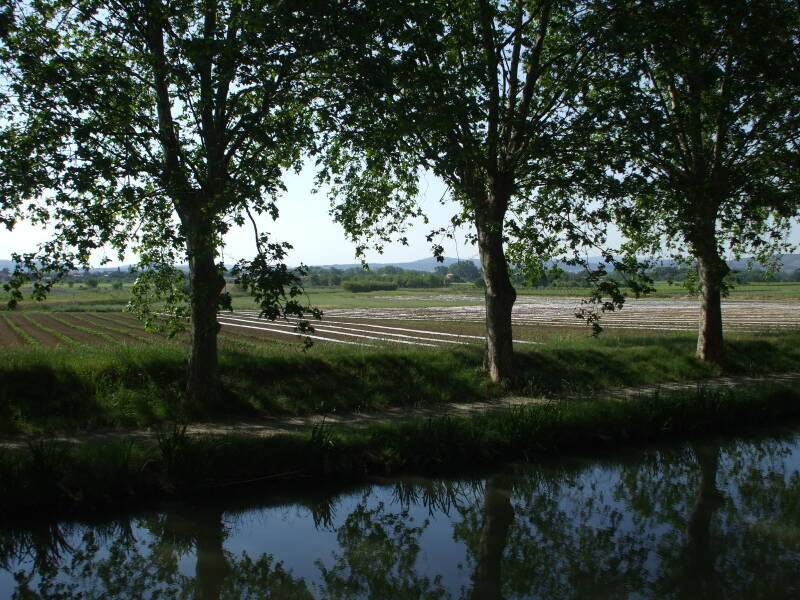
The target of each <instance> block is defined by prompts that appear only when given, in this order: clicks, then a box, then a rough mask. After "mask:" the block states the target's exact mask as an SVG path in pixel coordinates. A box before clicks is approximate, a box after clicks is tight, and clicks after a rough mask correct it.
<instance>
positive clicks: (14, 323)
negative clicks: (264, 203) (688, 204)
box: [0, 284, 800, 349]
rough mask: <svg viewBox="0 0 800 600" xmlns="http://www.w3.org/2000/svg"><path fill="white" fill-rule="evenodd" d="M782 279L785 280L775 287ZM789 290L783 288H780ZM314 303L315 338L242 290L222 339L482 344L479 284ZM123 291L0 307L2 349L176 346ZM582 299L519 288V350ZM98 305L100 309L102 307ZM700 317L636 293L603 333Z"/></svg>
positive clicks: (733, 322) (778, 327)
mask: <svg viewBox="0 0 800 600" xmlns="http://www.w3.org/2000/svg"><path fill="white" fill-rule="evenodd" d="M770 285H772V286H780V285H781V284H770ZM783 287H786V286H783ZM308 299H309V302H311V303H312V304H315V305H317V306H320V307H322V308H323V309H324V318H323V320H322V321H321V322H314V323H313V325H314V329H315V331H314V332H313V333H311V334H310V335H307V336H306V335H304V334H300V333H298V332H297V331H296V330H295V325H296V322H295V321H276V322H271V321H267V320H264V319H261V318H259V316H258V313H257V311H255V310H254V309H253V308H252V302H251V300H250V299H249V298H248V297H246V296H242V295H239V296H237V297H236V298H235V303H234V305H235V306H236V307H237V308H236V310H235V311H234V312H223V313H220V316H219V320H220V323H221V325H222V330H221V337H220V340H221V342H222V343H223V344H227V345H235V346H241V347H252V346H267V347H274V348H276V349H277V348H279V347H283V348H284V349H288V348H290V347H291V348H296V347H298V346H300V345H301V344H302V342H303V338H306V337H308V338H309V339H311V340H313V341H314V343H315V345H318V346H319V345H321V346H325V345H343V346H362V347H372V346H380V347H385V346H387V345H391V346H397V347H418V348H437V347H441V348H455V347H463V346H475V345H480V344H481V343H482V335H483V320H484V318H485V316H484V315H485V313H484V308H483V299H482V297H481V294H480V292H479V291H478V290H474V291H472V290H469V289H468V288H466V287H464V288H462V289H461V290H450V289H447V290H425V291H422V290H405V291H399V292H375V293H370V294H352V293H343V292H341V291H339V290H336V291H328V290H324V291H320V290H311V291H310V293H309V298H308ZM125 302H127V290H111V289H110V288H109V289H108V290H104V289H95V290H79V291H72V290H70V291H66V290H58V291H57V293H56V294H54V295H53V296H52V297H51V298H50V299H48V300H47V301H46V302H44V303H39V304H37V305H35V307H36V308H39V309H40V310H32V309H33V308H34V306H31V304H30V303H26V306H25V307H24V308H25V309H26V310H21V311H5V312H0V347H12V346H26V345H28V346H40V347H45V348H49V347H58V346H61V347H70V346H72V347H77V346H108V345H126V344H128V345H129V344H152V343H159V344H164V343H179V342H181V341H182V340H183V339H184V336H178V337H177V338H175V340H168V339H166V338H164V337H163V336H160V335H157V334H155V333H151V332H147V331H145V330H144V329H143V328H142V326H141V325H140V324H139V322H138V321H136V319H135V318H134V317H133V316H132V315H130V314H128V313H124V312H121V311H122V307H123V306H124V304H125ZM582 306H583V305H582V304H581V300H580V299H579V298H574V297H573V298H568V297H549V298H547V297H541V296H534V295H527V294H521V295H520V296H519V298H518V300H517V303H516V304H515V306H514V312H513V321H514V336H515V342H516V344H517V345H518V346H519V347H520V348H522V347H525V346H529V345H533V344H548V343H558V342H563V341H565V340H567V339H581V338H585V337H587V336H588V335H589V330H588V328H587V327H585V326H584V325H582V322H581V321H580V320H578V319H577V318H576V317H575V313H576V312H577V311H579V310H580V309H581V307H582ZM98 307H99V308H100V309H101V310H99V311H98V310H97V309H98ZM798 307H800V303H798V302H797V301H794V300H785V299H784V300H779V299H774V300H755V299H753V300H747V299H739V298H728V299H727V300H726V301H725V302H724V303H723V318H724V323H725V328H726V330H727V331H728V332H729V333H759V332H777V331H787V330H794V331H798V330H800V315H798V311H797V309H798ZM697 320H698V305H697V300H696V299H695V298H671V299H657V298H647V299H638V300H637V299H631V300H628V302H627V303H626V304H625V307H624V308H623V310H621V311H618V312H613V313H606V314H605V315H603V317H602V320H601V323H602V325H603V327H604V328H605V330H606V331H605V334H604V335H606V336H613V337H620V336H621V337H626V336H628V337H629V336H630V335H635V334H636V333H637V332H638V333H639V334H642V333H645V332H646V333H648V334H655V335H658V334H666V333H669V332H693V331H695V330H696V327H697Z"/></svg>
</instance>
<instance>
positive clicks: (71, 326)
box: [0, 287, 800, 433]
mask: <svg viewBox="0 0 800 600" xmlns="http://www.w3.org/2000/svg"><path fill="white" fill-rule="evenodd" d="M126 295H127V290H124V289H123V290H111V289H107V290H106V289H102V288H100V289H92V290H69V291H68V290H64V291H61V292H60V293H57V294H55V295H54V296H53V297H52V298H51V299H49V300H47V301H45V302H44V303H41V304H32V303H27V306H25V307H23V309H22V310H18V311H0V433H2V432H7V433H24V432H26V433H36V432H50V431H67V430H76V429H77V430H92V429H95V428H98V427H100V428H102V427H137V426H145V425H152V424H155V423H161V422H164V421H166V420H170V419H175V418H180V419H184V418H186V419H190V420H230V419H239V418H244V419H248V418H262V417H264V416H273V415H287V414H290V415H299V414H309V413H310V414H317V413H320V412H327V411H332V410H335V411H337V413H341V412H348V411H350V412H352V411H365V410H372V409H383V408H387V407H397V406H428V405H436V404H441V403H446V402H470V401H481V400H486V399H491V398H497V397H499V396H502V395H503V394H507V393H509V392H508V390H504V389H501V388H500V387H498V386H497V385H496V384H493V383H492V382H491V381H489V380H488V378H486V377H485V375H484V374H483V371H482V369H481V365H482V354H483V352H482V349H483V328H484V326H483V319H484V312H483V306H482V298H481V295H480V291H479V290H477V289H475V290H474V291H473V290H470V289H469V288H466V287H464V288H462V289H458V288H455V289H445V290H426V291H420V290H413V291H408V290H404V291H399V292H393V293H387V292H375V293H371V294H352V293H344V292H342V291H331V290H310V292H309V300H310V301H311V303H314V304H317V305H318V306H322V307H324V319H323V320H322V321H321V322H315V323H314V327H315V331H314V332H313V333H312V334H311V335H310V336H309V337H310V339H311V340H312V341H313V345H312V346H311V347H307V346H306V345H305V344H304V339H303V338H304V337H305V336H304V335H303V334H300V333H298V332H297V331H296V330H295V322H293V321H278V322H270V321H267V320H265V319H261V318H259V316H258V314H257V312H256V311H255V310H254V307H253V304H252V301H251V300H250V299H249V298H246V297H244V296H242V295H241V294H240V295H238V297H236V298H235V303H236V310H235V311H233V312H224V313H220V315H219V321H220V323H221V331H220V337H219V340H220V355H219V356H220V373H221V377H222V383H223V388H224V401H223V402H222V403H221V404H214V405H211V404H209V405H204V404H201V405H188V404H186V402H185V401H184V396H183V385H182V382H183V380H184V377H185V372H186V371H185V369H186V343H187V341H188V334H187V333H185V332H184V333H181V334H178V335H176V336H175V337H173V338H167V337H164V336H162V335H159V334H156V333H154V332H148V331H145V330H144V328H143V326H142V324H141V323H140V322H139V321H138V320H137V319H136V318H135V317H134V316H133V315H132V314H129V313H126V312H123V311H122V307H123V305H124V303H125V302H126V301H127V298H126ZM580 306H581V304H580V299H578V298H567V297H540V296H534V295H526V294H522V295H520V297H519V299H518V302H517V304H516V306H515V308H514V315H513V318H514V339H515V350H516V355H515V360H516V362H517V365H516V371H517V377H516V380H515V382H514V389H513V393H514V394H519V395H522V396H530V395H536V396H539V395H545V396H553V397H563V396H565V395H566V396H575V395H578V394H583V393H586V392H592V393H593V391H595V390H603V389H608V388H610V387H615V386H634V385H645V384H659V383H665V382H670V381H693V380H697V379H702V378H704V377H712V376H715V375H719V374H720V373H719V371H718V370H717V369H716V368H715V367H713V366H710V365H706V364H703V363H701V362H699V361H697V360H695V359H694V346H695V343H696V326H697V301H696V299H694V298H691V299H686V298H678V299H646V300H631V301H629V302H628V303H627V304H626V306H625V308H624V309H623V310H622V311H620V312H618V313H612V314H607V315H605V316H604V317H603V321H602V323H603V325H604V326H605V328H606V329H605V331H604V332H603V333H602V334H601V335H600V336H599V337H597V338H593V337H592V336H591V335H590V330H589V329H588V328H587V327H586V326H585V325H583V324H581V322H580V321H579V320H577V319H576V318H575V316H574V313H575V311H576V310H577V309H578V308H580ZM798 306H800V303H798V302H796V301H791V300H778V299H776V300H743V299H738V298H734V299H728V300H726V302H725V304H724V314H725V323H726V329H727V334H726V340H727V342H726V343H727V345H728V349H727V350H728V355H729V357H730V361H731V364H730V365H729V371H730V372H731V373H736V374H743V375H753V374H756V375H757V374H763V373H769V372H785V371H794V370H797V365H798V364H800V320H799V319H798V316H797V308H798ZM98 307H101V310H97V308H98ZM34 308H39V310H34Z"/></svg>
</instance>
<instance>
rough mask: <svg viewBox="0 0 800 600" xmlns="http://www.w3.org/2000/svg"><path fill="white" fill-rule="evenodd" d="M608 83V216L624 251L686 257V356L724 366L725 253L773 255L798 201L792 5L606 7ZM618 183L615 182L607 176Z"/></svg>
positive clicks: (688, 2)
mask: <svg viewBox="0 0 800 600" xmlns="http://www.w3.org/2000/svg"><path fill="white" fill-rule="evenodd" d="M610 5H611V6H612V7H613V9H614V10H615V12H616V13H617V14H618V15H619V16H618V17H617V18H616V19H615V23H616V33H615V35H613V36H609V38H608V39H609V50H610V55H611V56H614V57H615V60H613V61H611V62H610V63H609V65H610V66H609V72H608V77H607V84H608V85H607V87H606V89H605V91H604V92H601V90H599V89H598V90H595V92H596V93H595V95H594V96H593V97H592V98H593V101H596V104H595V108H597V109H598V113H599V114H601V115H602V119H603V120H604V121H605V124H606V127H607V129H606V132H605V133H606V136H605V140H606V141H607V142H609V143H611V142H613V144H612V147H614V148H615V152H616V153H617V155H618V156H623V157H626V158H627V159H628V160H626V161H625V163H624V165H623V166H622V168H618V169H617V173H616V179H617V181H616V183H615V185H617V188H618V190H620V189H621V190H622V191H623V197H624V198H625V200H624V201H623V202H620V204H619V205H618V210H617V215H618V217H619V219H620V223H621V225H622V227H623V228H624V230H625V232H626V233H627V235H628V236H629V237H630V239H631V240H632V245H631V249H632V250H633V251H635V252H637V251H638V252H641V251H642V250H648V251H652V252H656V251H658V250H660V248H661V246H662V244H664V243H666V245H667V248H668V249H671V250H672V251H673V252H674V253H675V255H676V256H683V257H686V256H687V254H688V257H689V258H690V259H693V260H694V261H696V263H697V268H698V274H699V282H700V295H701V301H700V324H699V336H698V341H697V356H698V357H699V358H701V359H703V360H706V361H709V362H712V363H717V364H720V365H722V364H723V363H724V353H723V335H722V311H721V297H722V295H723V294H724V292H725V290H726V287H725V276H726V275H727V274H728V272H729V268H728V266H727V264H726V262H725V259H724V256H725V254H726V247H727V249H729V250H730V251H732V252H733V253H734V254H735V255H736V256H737V257H738V256H739V255H741V254H743V253H751V254H753V255H754V256H756V257H757V258H759V259H766V258H767V257H769V256H770V255H774V254H776V253H778V252H781V251H785V249H786V247H787V246H788V245H787V244H786V243H785V240H786V235H785V234H786V233H787V231H788V227H789V226H790V224H791V220H792V218H796V217H797V216H798V209H799V208H800V186H799V185H798V184H799V183H800V182H799V181H798V173H800V37H798V36H799V35H800V7H798V4H797V3H796V2H793V1H792V0H732V1H730V2H712V1H705V0H661V1H657V2H649V1H647V2H640V1H638V0H634V1H624V2H611V3H610ZM620 181H621V182H622V184H623V185H622V186H621V188H620V186H618V184H619V182H620Z"/></svg>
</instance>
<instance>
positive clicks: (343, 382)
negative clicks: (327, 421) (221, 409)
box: [221, 350, 499, 414]
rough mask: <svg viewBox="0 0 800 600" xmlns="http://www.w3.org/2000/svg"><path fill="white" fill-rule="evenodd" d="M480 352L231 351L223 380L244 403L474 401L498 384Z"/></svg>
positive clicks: (311, 408) (332, 405)
mask: <svg viewBox="0 0 800 600" xmlns="http://www.w3.org/2000/svg"><path fill="white" fill-rule="evenodd" d="M481 361H482V356H481V354H480V352H479V351H464V350H461V351H451V352H435V351H411V352H403V353H400V352H392V351H386V352H372V353H369V354H355V355H353V354H347V353H342V354H334V355H333V356H327V357H324V358H323V357H314V356H290V357H275V356H273V357H269V358H265V357H263V356H262V357H259V356H258V355H256V354H250V353H247V352H238V351H227V352H226V353H225V355H224V357H223V361H222V364H221V366H222V373H223V384H224V386H225V388H226V390H227V392H228V393H229V395H230V400H231V401H233V402H234V403H236V404H237V405H238V406H239V407H240V408H242V409H244V408H245V407H246V406H250V407H252V409H255V410H257V411H259V412H265V413H272V414H275V413H284V414H302V413H309V412H330V411H334V410H341V411H359V410H370V409H379V408H385V407H389V406H424V405H430V404H436V403H442V402H453V401H459V402H470V401H475V400H481V399H486V398H489V397H491V396H492V395H494V394H496V393H497V392H498V391H499V390H498V388H496V386H494V385H492V384H491V383H490V382H488V381H487V380H486V378H485V377H484V376H483V374H482V373H481V371H480V365H481Z"/></svg>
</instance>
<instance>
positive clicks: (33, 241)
mask: <svg viewBox="0 0 800 600" xmlns="http://www.w3.org/2000/svg"><path fill="white" fill-rule="evenodd" d="M284 183H285V184H286V188H287V191H286V192H285V193H284V194H283V195H282V196H281V197H280V198H279V200H278V208H279V211H280V216H279V217H278V220H277V221H272V219H271V218H269V217H267V216H265V215H262V216H260V217H259V216H257V217H256V218H257V222H258V226H259V230H260V231H261V232H264V231H266V232H269V233H270V238H271V239H272V240H273V241H285V242H289V243H290V244H292V246H293V247H294V248H293V249H292V250H291V251H290V253H289V256H288V258H287V264H289V265H290V266H296V265H298V264H300V263H303V264H306V265H309V266H310V265H330V264H348V263H357V262H358V261H359V259H357V258H356V256H355V244H353V243H351V242H349V241H348V240H347V239H346V237H345V234H344V230H343V229H342V227H341V225H339V224H338V223H335V222H334V221H333V218H332V217H331V216H330V214H329V202H328V198H327V196H326V194H325V193H324V191H322V192H319V193H316V194H315V193H312V190H313V188H314V183H313V169H312V168H311V167H310V166H307V167H306V168H305V169H303V170H302V171H301V172H300V173H299V174H295V173H288V174H286V175H285V176H284ZM420 190H421V197H420V205H421V207H422V209H423V211H424V212H425V214H426V215H427V216H428V219H429V223H428V224H427V225H426V224H424V223H423V222H422V221H421V220H417V221H416V222H414V223H412V225H411V227H410V229H409V231H408V236H407V237H408V240H409V245H408V246H404V245H402V244H400V243H395V244H388V245H386V246H385V248H384V253H383V254H382V255H380V254H377V253H376V252H369V253H368V254H367V256H366V259H367V262H370V263H386V262H410V261H414V260H418V259H421V258H427V257H430V256H431V255H432V253H431V248H430V246H431V245H430V244H429V243H428V242H427V241H426V239H425V236H426V235H427V234H428V233H429V232H430V231H431V230H432V229H438V228H439V227H446V226H448V225H449V224H450V218H451V217H452V216H453V215H454V214H455V213H456V212H457V206H456V205H455V204H454V203H453V202H449V201H446V202H445V203H444V204H442V203H441V202H440V199H441V198H442V197H443V196H446V187H445V185H444V184H443V183H442V182H441V181H440V180H439V179H438V178H436V177H435V176H434V175H432V174H430V173H426V174H423V175H422V179H421V183H420ZM48 233H49V232H48V231H46V230H42V229H41V227H38V226H31V225H30V224H28V223H24V222H23V223H20V224H18V225H17V227H16V228H15V229H14V231H12V232H8V231H6V230H5V229H0V259H5V258H10V257H11V254H12V252H17V253H24V252H31V251H33V250H35V249H36V246H37V244H39V243H41V242H44V241H45V240H46V239H47V238H48ZM465 233H469V232H468V231H467V230H463V229H462V230H461V231H459V232H457V240H455V241H454V240H448V239H442V240H439V243H441V244H442V245H443V246H444V249H445V255H446V256H451V257H456V258H460V259H470V258H477V256H478V249H477V247H476V246H473V245H471V244H469V243H466V242H465V241H464V234H465ZM619 241H620V238H619V235H617V234H612V235H611V238H610V240H609V242H610V243H611V245H612V246H613V245H615V244H617V243H619ZM790 241H791V242H792V243H794V244H800V226H798V225H795V227H794V229H793V231H792V233H791V235H790ZM254 254H255V242H254V235H253V230H252V226H250V225H249V224H248V225H247V226H245V227H242V228H239V227H236V228H234V229H232V230H231V231H230V232H229V233H228V234H227V236H226V237H225V248H224V261H225V264H229V265H230V264H233V263H234V262H236V261H237V260H239V259H242V258H251V257H252V256H253V255H254ZM104 256H109V257H112V258H113V260H112V261H111V262H110V263H109V264H108V266H117V265H120V264H130V263H134V262H136V256H135V255H134V254H128V255H127V256H126V257H125V259H124V260H123V261H122V262H120V261H119V260H117V259H116V256H115V255H114V253H113V252H112V251H111V250H110V249H109V250H105V251H97V252H96V253H95V254H94V255H93V257H92V264H93V266H99V264H100V261H101V259H102V258H103V257H104Z"/></svg>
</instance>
